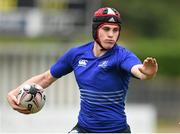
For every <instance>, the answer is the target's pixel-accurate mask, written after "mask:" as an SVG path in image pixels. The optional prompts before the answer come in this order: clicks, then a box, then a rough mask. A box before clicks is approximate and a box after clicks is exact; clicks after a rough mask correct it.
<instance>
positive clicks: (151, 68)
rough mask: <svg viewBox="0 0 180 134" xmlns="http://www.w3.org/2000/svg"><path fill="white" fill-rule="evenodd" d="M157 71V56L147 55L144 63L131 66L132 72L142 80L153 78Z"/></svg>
mask: <svg viewBox="0 0 180 134" xmlns="http://www.w3.org/2000/svg"><path fill="white" fill-rule="evenodd" d="M157 71H158V64H157V61H156V59H155V58H152V57H147V58H146V59H145V60H144V61H143V64H138V65H134V66H133V67H132V68H131V73H132V74H133V75H134V76H135V77H137V78H139V79H141V80H146V79H151V78H153V77H154V76H155V75H156V73H157Z"/></svg>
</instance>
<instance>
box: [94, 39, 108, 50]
mask: <svg viewBox="0 0 180 134" xmlns="http://www.w3.org/2000/svg"><path fill="white" fill-rule="evenodd" d="M96 43H97V44H98V45H99V46H100V48H101V50H107V49H106V48H104V47H103V46H102V45H101V43H100V41H99V40H98V39H96Z"/></svg>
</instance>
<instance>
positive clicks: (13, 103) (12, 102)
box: [7, 91, 30, 114]
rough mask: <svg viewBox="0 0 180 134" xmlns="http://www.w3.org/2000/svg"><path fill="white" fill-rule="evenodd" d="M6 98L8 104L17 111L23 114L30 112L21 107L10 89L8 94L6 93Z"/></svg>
mask: <svg viewBox="0 0 180 134" xmlns="http://www.w3.org/2000/svg"><path fill="white" fill-rule="evenodd" d="M7 100H8V102H9V104H10V106H11V107H12V108H13V109H14V110H16V111H18V112H20V113H23V114H30V111H29V110H28V109H26V108H23V107H21V106H20V105H19V102H18V100H17V98H16V95H14V94H13V92H12V91H11V92H9V93H8V95H7Z"/></svg>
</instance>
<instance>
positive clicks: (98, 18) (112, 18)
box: [92, 7, 122, 45]
mask: <svg viewBox="0 0 180 134" xmlns="http://www.w3.org/2000/svg"><path fill="white" fill-rule="evenodd" d="M103 23H115V24H118V25H119V27H120V29H121V24H122V20H121V15H120V13H119V12H118V11H117V10H116V9H114V8H110V7H104V8H100V9H98V10H97V11H96V12H95V13H94V16H93V24H92V33H93V38H94V40H95V41H97V42H98V37H97V30H98V27H99V26H100V25H101V24H103ZM98 43H99V44H100V42H98ZM100 45H101V44H100Z"/></svg>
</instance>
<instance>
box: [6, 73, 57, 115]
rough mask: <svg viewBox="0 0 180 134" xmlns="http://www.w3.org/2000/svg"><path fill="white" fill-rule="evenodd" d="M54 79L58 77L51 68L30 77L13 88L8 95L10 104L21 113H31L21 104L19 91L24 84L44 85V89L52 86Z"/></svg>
mask: <svg viewBox="0 0 180 134" xmlns="http://www.w3.org/2000/svg"><path fill="white" fill-rule="evenodd" d="M54 81H56V78H54V77H53V76H52V75H51V73H50V70H48V71H46V72H44V73H42V74H39V75H36V76H34V77H32V78H30V79H28V80H27V81H25V82H24V83H23V84H21V85H20V86H18V87H17V88H15V89H13V90H11V91H10V92H9V93H8V95H7V100H8V102H9V104H10V106H11V107H12V108H13V109H14V110H16V111H18V112H20V113H24V114H29V113H30V112H29V111H28V110H27V109H26V108H22V107H20V106H19V102H18V100H17V95H18V93H19V90H20V88H21V86H22V85H24V84H33V83H35V84H38V85H40V86H41V87H43V88H44V89H45V88H47V87H48V86H50V85H51V84H52V83H53V82H54Z"/></svg>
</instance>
